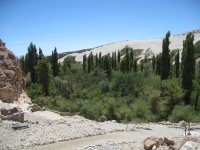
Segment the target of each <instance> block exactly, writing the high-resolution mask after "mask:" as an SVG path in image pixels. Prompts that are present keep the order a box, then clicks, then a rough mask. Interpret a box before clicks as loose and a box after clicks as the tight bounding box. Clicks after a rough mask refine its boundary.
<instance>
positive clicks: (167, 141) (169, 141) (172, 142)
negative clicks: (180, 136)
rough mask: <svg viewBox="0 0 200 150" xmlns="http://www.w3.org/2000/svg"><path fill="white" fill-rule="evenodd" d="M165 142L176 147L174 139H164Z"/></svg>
mask: <svg viewBox="0 0 200 150" xmlns="http://www.w3.org/2000/svg"><path fill="white" fill-rule="evenodd" d="M164 142H165V143H166V144H167V145H174V144H175V143H174V141H173V140H172V139H169V138H166V137H164Z"/></svg>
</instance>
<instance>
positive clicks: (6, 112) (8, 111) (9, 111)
mask: <svg viewBox="0 0 200 150" xmlns="http://www.w3.org/2000/svg"><path fill="white" fill-rule="evenodd" d="M16 112H18V109H17V107H13V108H10V109H5V108H2V109H1V114H2V115H4V116H8V115H12V114H14V113H16Z"/></svg>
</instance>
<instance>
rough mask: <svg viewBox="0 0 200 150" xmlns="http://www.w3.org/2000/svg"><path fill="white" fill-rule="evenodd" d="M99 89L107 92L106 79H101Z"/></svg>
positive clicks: (107, 84)
mask: <svg viewBox="0 0 200 150" xmlns="http://www.w3.org/2000/svg"><path fill="white" fill-rule="evenodd" d="M100 89H101V93H107V92H109V89H110V88H109V83H108V82H106V81H102V82H101V83H100Z"/></svg>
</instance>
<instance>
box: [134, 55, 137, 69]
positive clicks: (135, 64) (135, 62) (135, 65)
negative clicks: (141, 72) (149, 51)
mask: <svg viewBox="0 0 200 150" xmlns="http://www.w3.org/2000/svg"><path fill="white" fill-rule="evenodd" d="M134 71H135V72H137V59H136V58H135V60H134Z"/></svg>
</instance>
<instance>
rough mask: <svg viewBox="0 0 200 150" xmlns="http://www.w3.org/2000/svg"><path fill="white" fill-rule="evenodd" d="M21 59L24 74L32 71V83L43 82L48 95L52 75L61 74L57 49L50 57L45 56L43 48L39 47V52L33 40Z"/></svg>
mask: <svg viewBox="0 0 200 150" xmlns="http://www.w3.org/2000/svg"><path fill="white" fill-rule="evenodd" d="M20 61H21V64H22V70H23V72H24V75H27V74H28V73H30V78H31V83H38V84H41V85H42V91H43V93H44V95H48V94H49V82H50V76H51V75H53V76H54V77H55V76H58V74H59V63H58V53H57V49H56V48H55V49H54V51H52V55H51V56H50V57H45V56H44V54H43V52H42V49H41V48H39V53H38V52H37V48H36V45H34V44H33V43H32V42H31V43H30V45H29V46H28V52H27V53H26V55H25V57H24V56H22V57H21V58H20Z"/></svg>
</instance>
